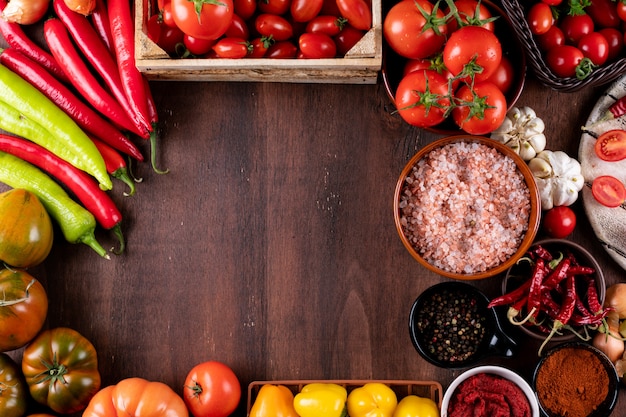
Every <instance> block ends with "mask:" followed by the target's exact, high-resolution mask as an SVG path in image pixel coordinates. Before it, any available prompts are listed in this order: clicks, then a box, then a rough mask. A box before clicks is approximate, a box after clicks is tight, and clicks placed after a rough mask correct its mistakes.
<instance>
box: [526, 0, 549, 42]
mask: <svg viewBox="0 0 626 417" xmlns="http://www.w3.org/2000/svg"><path fill="white" fill-rule="evenodd" d="M526 19H527V20H528V26H529V27H530V32H531V33H532V34H533V35H542V34H544V33H546V32H547V31H548V29H550V28H551V27H552V25H553V24H554V16H553V15H552V9H551V8H550V6H549V5H547V4H546V3H544V2H542V1H540V2H537V3H535V4H533V5H532V6H531V7H530V9H529V10H528V16H527V17H526Z"/></svg>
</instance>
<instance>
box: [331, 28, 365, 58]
mask: <svg viewBox="0 0 626 417" xmlns="http://www.w3.org/2000/svg"><path fill="white" fill-rule="evenodd" d="M364 34H365V33H364V32H363V31H362V30H359V29H357V28H355V27H352V26H350V25H346V26H344V28H343V29H341V32H339V34H338V35H337V36H335V37H334V38H333V40H334V41H335V44H336V45H337V54H338V55H339V56H344V55H345V54H346V53H348V51H349V50H350V49H352V47H353V46H354V45H356V44H357V43H358V42H359V41H360V40H361V39H362V38H363V35H364Z"/></svg>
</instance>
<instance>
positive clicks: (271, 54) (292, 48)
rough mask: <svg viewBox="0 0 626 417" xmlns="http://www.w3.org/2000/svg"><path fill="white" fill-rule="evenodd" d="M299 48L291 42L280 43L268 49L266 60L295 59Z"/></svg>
mask: <svg viewBox="0 0 626 417" xmlns="http://www.w3.org/2000/svg"><path fill="white" fill-rule="evenodd" d="M297 53H298V48H297V47H296V45H294V44H293V43H292V42H291V41H279V42H276V43H274V44H273V45H271V46H270V47H269V48H267V52H266V53H265V58H274V59H281V58H295V57H296V54H297Z"/></svg>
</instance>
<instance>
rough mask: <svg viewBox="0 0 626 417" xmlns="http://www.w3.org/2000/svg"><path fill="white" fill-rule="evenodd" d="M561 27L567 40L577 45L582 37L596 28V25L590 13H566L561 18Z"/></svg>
mask: <svg viewBox="0 0 626 417" xmlns="http://www.w3.org/2000/svg"><path fill="white" fill-rule="evenodd" d="M559 27H560V28H561V30H562V31H563V34H564V35H565V40H566V41H567V42H568V43H570V44H572V45H576V44H577V43H578V41H579V40H580V38H582V37H583V36H584V35H586V34H588V33H591V32H593V31H594V30H595V25H594V23H593V20H592V19H591V16H589V15H588V14H580V15H569V14H568V15H565V16H563V17H562V18H561V19H560V20H559Z"/></svg>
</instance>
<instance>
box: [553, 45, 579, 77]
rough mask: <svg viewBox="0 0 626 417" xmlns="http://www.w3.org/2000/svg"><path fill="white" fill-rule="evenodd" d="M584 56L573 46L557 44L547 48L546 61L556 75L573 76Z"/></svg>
mask: <svg viewBox="0 0 626 417" xmlns="http://www.w3.org/2000/svg"><path fill="white" fill-rule="evenodd" d="M584 57H585V56H584V55H583V53H582V51H581V50H580V49H578V48H577V47H575V46H572V45H559V46H555V47H554V48H551V49H550V50H548V53H547V54H546V63H547V64H548V66H549V67H550V69H551V70H552V72H554V73H555V74H556V75H557V76H559V77H563V78H567V77H574V76H576V71H577V68H578V65H579V64H580V63H581V62H582V60H583V58H584Z"/></svg>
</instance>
